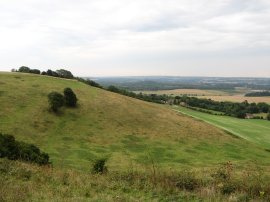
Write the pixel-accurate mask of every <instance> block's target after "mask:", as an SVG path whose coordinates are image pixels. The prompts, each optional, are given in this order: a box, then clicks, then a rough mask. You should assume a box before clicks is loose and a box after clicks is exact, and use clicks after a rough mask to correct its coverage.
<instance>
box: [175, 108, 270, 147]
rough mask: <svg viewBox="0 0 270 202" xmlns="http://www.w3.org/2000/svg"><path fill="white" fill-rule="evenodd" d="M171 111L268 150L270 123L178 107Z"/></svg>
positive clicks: (269, 144) (269, 145)
mask: <svg viewBox="0 0 270 202" xmlns="http://www.w3.org/2000/svg"><path fill="white" fill-rule="evenodd" d="M173 110H175V111H177V112H180V113H182V114H185V115H188V116H191V117H193V118H196V119H199V120H202V121H204V122H206V123H209V124H211V125H214V126H216V127H219V128H221V129H223V130H226V131H228V132H230V133H232V134H234V135H235V136H238V137H240V138H243V139H245V140H248V141H250V142H254V143H256V144H258V145H260V146H262V147H263V148H265V149H270V121H267V120H257V119H238V118H234V117H230V116H221V115H212V114H207V113H204V112H199V111H196V110H192V109H188V108H186V107H180V106H174V107H173Z"/></svg>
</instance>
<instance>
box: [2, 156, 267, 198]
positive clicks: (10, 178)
mask: <svg viewBox="0 0 270 202" xmlns="http://www.w3.org/2000/svg"><path fill="white" fill-rule="evenodd" d="M152 168H153V167H152ZM152 168H150V167H149V169H147V170H145V171H144V172H141V171H140V172H139V171H135V170H132V169H131V170H129V171H121V172H120V171H111V172H110V171H108V172H107V173H106V174H102V175H101V174H91V172H90V170H89V173H81V172H78V171H74V170H58V169H54V168H52V167H38V166H35V165H30V164H25V163H21V162H12V161H9V160H5V159H1V160H0V201H29V200H32V201H41V200H42V201H269V200H270V184H269V182H270V178H269V177H270V176H269V175H267V174H266V173H264V172H263V171H262V170H261V169H260V168H259V167H256V166H255V167H249V168H248V169H245V170H242V171H241V172H239V170H235V169H234V166H233V165H232V164H231V163H227V164H225V165H222V166H220V167H218V168H215V169H208V170H196V171H195V170H193V171H192V170H191V171H190V170H189V171H187V170H183V171H181V172H174V171H170V172H161V171H160V172H159V171H158V169H156V170H155V172H153V169H152Z"/></svg>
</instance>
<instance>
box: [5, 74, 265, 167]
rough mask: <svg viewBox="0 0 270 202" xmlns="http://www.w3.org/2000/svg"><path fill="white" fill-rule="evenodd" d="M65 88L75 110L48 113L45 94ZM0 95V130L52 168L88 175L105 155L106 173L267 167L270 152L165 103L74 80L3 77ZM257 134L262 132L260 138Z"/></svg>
mask: <svg viewBox="0 0 270 202" xmlns="http://www.w3.org/2000/svg"><path fill="white" fill-rule="evenodd" d="M66 87H70V88H72V89H73V90H74V92H75V93H76V95H77V97H78V99H79V102H78V107H77V108H75V109H68V108H62V109H61V110H60V112H59V113H58V114H54V113H52V112H50V111H49V110H48V102H47V94H48V93H50V92H51V91H59V92H62V91H63V89H64V88H66ZM0 92H1V93H0V105H1V111H0V132H2V133H8V134H11V135H14V136H15V137H16V139H18V140H22V141H25V142H28V143H34V144H36V145H37V146H39V147H40V148H41V149H42V150H43V151H45V152H47V153H49V155H50V157H51V160H52V162H53V165H54V166H55V167H57V168H74V169H77V170H81V171H89V170H90V165H91V162H92V161H93V160H95V158H99V157H103V156H105V157H109V162H108V166H109V169H110V170H115V171H117V170H120V171H121V170H125V169H127V168H129V167H130V165H132V167H133V168H134V169H137V170H142V169H144V167H145V166H149V165H151V164H152V163H153V162H154V163H155V164H156V165H157V167H158V168H159V169H162V170H169V169H171V168H174V169H180V168H185V167H186V168H191V167H193V168H205V167H213V166H216V165H218V164H219V163H223V162H227V161H233V162H234V163H236V164H237V165H238V166H239V167H243V166H246V165H247V163H248V162H256V163H257V164H259V165H261V166H265V167H269V165H270V158H269V157H270V152H267V151H265V150H264V149H263V148H260V147H259V146H257V145H255V144H252V143H249V142H248V141H245V140H242V139H237V138H235V137H233V136H231V135H229V134H228V133H225V132H224V131H223V130H220V129H218V128H216V127H214V126H211V125H209V124H206V123H204V122H201V121H198V120H194V119H192V118H190V117H187V116H185V115H180V114H179V113H177V112H174V111H172V110H171V109H168V108H167V107H166V106H164V105H158V104H153V103H147V102H143V101H140V100H136V99H132V98H129V97H125V96H121V95H118V94H115V93H111V92H108V91H105V90H101V89H98V88H93V87H90V86H87V85H85V84H83V83H80V82H77V81H74V80H67V79H59V78H53V77H47V76H38V75H31V74H22V73H0ZM267 124H268V122H267V123H266V127H267ZM244 129H245V128H244ZM244 129H243V130H244ZM253 130H256V129H253ZM262 131H264V128H263V127H262V128H260V130H259V131H258V132H257V133H258V134H259V133H262ZM254 138H255V137H254Z"/></svg>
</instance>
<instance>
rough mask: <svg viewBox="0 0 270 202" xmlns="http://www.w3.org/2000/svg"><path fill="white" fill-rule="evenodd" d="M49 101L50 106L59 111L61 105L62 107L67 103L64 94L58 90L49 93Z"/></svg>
mask: <svg viewBox="0 0 270 202" xmlns="http://www.w3.org/2000/svg"><path fill="white" fill-rule="evenodd" d="M48 101H49V104H50V108H51V109H52V110H53V111H54V112H57V111H58V109H59V108H60V107H62V106H63V105H64V103H65V100H64V96H63V95H62V94H60V93H58V92H51V93H50V94H49V95H48Z"/></svg>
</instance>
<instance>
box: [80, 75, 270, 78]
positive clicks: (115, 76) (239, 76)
mask: <svg viewBox="0 0 270 202" xmlns="http://www.w3.org/2000/svg"><path fill="white" fill-rule="evenodd" d="M79 77H84V78H86V77H87V78H90V77H92V78H127V77H186V78H246V79H254V78H256V79H270V76H269V77H268V76H266V77H262V76H257V77H253V76H179V75H176V76H175V75H143V76H79Z"/></svg>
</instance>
